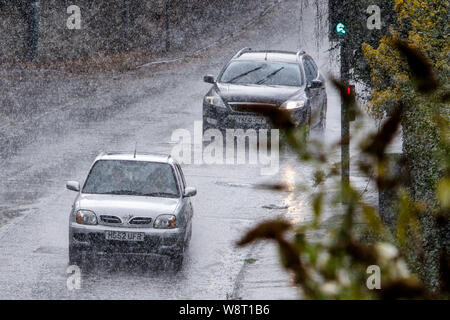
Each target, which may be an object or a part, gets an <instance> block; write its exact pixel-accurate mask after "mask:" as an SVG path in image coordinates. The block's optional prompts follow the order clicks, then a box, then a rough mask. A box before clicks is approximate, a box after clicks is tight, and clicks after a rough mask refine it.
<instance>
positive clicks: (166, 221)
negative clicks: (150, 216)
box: [153, 214, 177, 229]
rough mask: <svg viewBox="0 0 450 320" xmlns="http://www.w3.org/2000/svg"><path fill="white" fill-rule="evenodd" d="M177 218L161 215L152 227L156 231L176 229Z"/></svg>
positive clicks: (171, 215) (170, 215)
mask: <svg viewBox="0 0 450 320" xmlns="http://www.w3.org/2000/svg"><path fill="white" fill-rule="evenodd" d="M176 220H177V218H176V217H175V216H174V215H173V214H162V215H160V216H158V217H157V218H156V219H155V222H154V223H153V227H154V228H156V229H173V228H176Z"/></svg>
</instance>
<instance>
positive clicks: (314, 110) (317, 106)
mask: <svg viewBox="0 0 450 320" xmlns="http://www.w3.org/2000/svg"><path fill="white" fill-rule="evenodd" d="M303 68H304V70H305V77H306V95H307V97H308V99H309V101H310V105H311V127H313V128H314V127H315V126H316V125H318V124H319V122H320V111H321V107H322V101H321V100H322V98H321V92H322V88H321V87H314V86H313V80H321V79H320V75H319V72H318V70H317V67H316V64H315V63H314V61H313V60H312V59H311V57H309V56H305V57H303Z"/></svg>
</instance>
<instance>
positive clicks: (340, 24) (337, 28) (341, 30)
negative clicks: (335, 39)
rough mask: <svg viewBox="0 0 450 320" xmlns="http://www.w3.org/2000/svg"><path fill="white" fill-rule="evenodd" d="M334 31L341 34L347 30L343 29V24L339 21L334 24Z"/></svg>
mask: <svg viewBox="0 0 450 320" xmlns="http://www.w3.org/2000/svg"><path fill="white" fill-rule="evenodd" d="M336 32H337V34H338V35H340V36H343V35H345V34H346V33H347V30H346V29H345V24H343V23H342V22H339V23H338V24H337V25H336Z"/></svg>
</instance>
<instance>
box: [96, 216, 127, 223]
mask: <svg viewBox="0 0 450 320" xmlns="http://www.w3.org/2000/svg"><path fill="white" fill-rule="evenodd" d="M100 220H101V221H102V222H105V223H110V224H120V223H122V220H120V218H119V217H116V216H100Z"/></svg>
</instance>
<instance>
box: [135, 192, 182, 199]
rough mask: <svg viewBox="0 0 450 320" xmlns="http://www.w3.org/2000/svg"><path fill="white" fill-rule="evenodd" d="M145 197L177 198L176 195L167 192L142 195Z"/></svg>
mask: <svg viewBox="0 0 450 320" xmlns="http://www.w3.org/2000/svg"><path fill="white" fill-rule="evenodd" d="M143 195H144V196H146V197H171V198H173V197H178V195H176V194H174V193H168V192H152V193H145V194H143Z"/></svg>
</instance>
